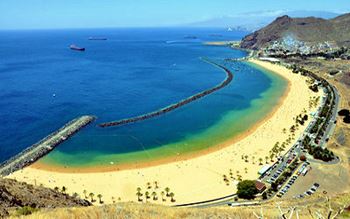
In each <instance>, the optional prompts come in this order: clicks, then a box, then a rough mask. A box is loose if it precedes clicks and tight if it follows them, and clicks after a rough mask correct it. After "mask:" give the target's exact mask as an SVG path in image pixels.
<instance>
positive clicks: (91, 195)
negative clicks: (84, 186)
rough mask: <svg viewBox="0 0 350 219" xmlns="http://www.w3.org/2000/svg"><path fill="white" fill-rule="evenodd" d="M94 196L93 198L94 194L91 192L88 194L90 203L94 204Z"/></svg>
mask: <svg viewBox="0 0 350 219" xmlns="http://www.w3.org/2000/svg"><path fill="white" fill-rule="evenodd" d="M94 196H95V194H94V193H92V192H90V194H89V197H90V198H91V202H94V201H95V200H94Z"/></svg>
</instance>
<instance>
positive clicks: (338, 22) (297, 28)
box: [241, 13, 350, 49]
mask: <svg viewBox="0 0 350 219" xmlns="http://www.w3.org/2000/svg"><path fill="white" fill-rule="evenodd" d="M286 36H291V37H293V38H294V39H296V40H299V41H302V42H311V43H322V42H326V41H330V42H335V43H336V44H337V45H338V46H343V45H345V46H347V45H350V13H349V14H344V15H341V16H338V17H336V18H333V19H329V20H325V19H322V18H315V17H307V18H291V17H289V16H287V15H286V16H282V17H279V18H277V19H276V20H275V21H273V22H272V23H271V24H269V25H267V26H266V27H264V28H262V29H260V30H258V31H255V32H254V33H251V34H249V35H247V36H246V37H244V38H243V39H242V42H241V47H242V48H246V49H261V48H264V47H266V46H268V45H269V44H270V43H271V42H274V41H278V40H281V39H283V38H284V37H286Z"/></svg>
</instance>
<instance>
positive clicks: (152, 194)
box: [136, 183, 176, 202]
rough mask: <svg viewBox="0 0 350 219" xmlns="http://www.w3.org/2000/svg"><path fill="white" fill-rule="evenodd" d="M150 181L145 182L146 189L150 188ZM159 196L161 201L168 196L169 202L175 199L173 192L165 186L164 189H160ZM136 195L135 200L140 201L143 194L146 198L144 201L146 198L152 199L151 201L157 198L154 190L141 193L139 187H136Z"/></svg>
mask: <svg viewBox="0 0 350 219" xmlns="http://www.w3.org/2000/svg"><path fill="white" fill-rule="evenodd" d="M150 185H151V184H150V183H147V189H151V188H152V187H151V186H150ZM155 185H157V186H155V188H157V189H158V188H159V186H158V183H155ZM160 195H161V197H162V201H163V202H165V201H166V197H170V198H171V199H170V200H171V202H175V201H176V200H175V199H174V197H175V194H174V193H173V192H170V188H169V187H166V188H165V189H164V191H161V193H160ZM136 196H137V201H139V202H142V201H143V199H142V196H145V198H146V202H147V201H148V200H153V201H157V200H158V194H157V192H156V191H152V192H150V191H146V192H145V193H144V194H143V193H142V189H141V188H140V187H137V188H136Z"/></svg>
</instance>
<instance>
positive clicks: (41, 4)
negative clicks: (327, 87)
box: [0, 0, 350, 30]
mask: <svg viewBox="0 0 350 219" xmlns="http://www.w3.org/2000/svg"><path fill="white" fill-rule="evenodd" d="M231 5H232V6H231ZM248 6H249V7H248ZM305 9H307V10H305ZM289 11H310V12H313V11H319V12H330V13H336V14H341V13H345V12H347V11H350V4H349V3H348V2H345V1H342V0H334V1H332V2H329V1H327V2H326V1H321V2H320V1H316V0H310V1H308V2H305V1H302V0H296V1H295V0H294V1H290V0H288V1H283V2H279V1H275V0H267V1H264V2H261V1H257V0H248V1H241V0H239V1H236V2H235V3H232V1H229V0H219V1H216V2H212V1H199V0H189V1H186V3H184V2H179V1H170V0H150V1H147V2H145V1H143V2H142V1H132V2H131V1H126V0H117V1H111V0H103V1H98V2H97V1H92V0H86V1H69V0H62V1H54V0H47V1H44V0H26V1H25V0H3V1H1V2H0V29H1V30H16V29H71V28H83V29H85V28H147V27H174V26H175V27H181V26H186V25H188V24H191V23H196V22H202V21H206V20H210V19H216V18H223V17H230V18H235V17H245V16H246V17H252V16H253V17H254V16H260V17H264V16H270V17H273V16H278V15H280V14H283V13H288V12H289Z"/></svg>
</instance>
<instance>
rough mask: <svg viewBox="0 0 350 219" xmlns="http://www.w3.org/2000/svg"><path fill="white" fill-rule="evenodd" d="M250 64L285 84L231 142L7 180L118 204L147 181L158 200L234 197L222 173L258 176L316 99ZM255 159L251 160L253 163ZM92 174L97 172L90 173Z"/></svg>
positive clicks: (298, 81) (292, 81) (295, 83)
mask: <svg viewBox="0 0 350 219" xmlns="http://www.w3.org/2000/svg"><path fill="white" fill-rule="evenodd" d="M251 62H252V63H254V64H257V65H259V66H261V67H263V68H266V69H268V70H270V71H273V72H275V73H277V74H279V75H281V76H282V77H284V78H286V79H287V80H288V81H289V86H288V89H287V91H286V93H285V94H284V96H283V98H281V99H280V101H279V104H277V106H276V107H275V108H274V110H273V111H272V112H270V113H269V114H268V115H267V116H266V117H265V118H264V119H262V120H261V121H260V122H258V123H257V124H256V125H255V126H254V127H252V128H250V129H249V130H248V131H246V132H244V133H242V134H241V135H239V136H236V137H235V138H234V139H230V140H229V141H227V142H224V143H222V144H220V145H217V146H215V147H212V148H210V149H208V150H206V151H204V152H201V153H199V154H189V155H185V156H178V157H175V158H170V159H164V160H158V161H154V162H150V163H147V164H135V165H133V166H130V165H128V166H125V167H122V166H120V167H113V166H111V167H106V169H101V168H100V167H99V168H98V170H94V169H90V170H91V171H88V172H91V173H81V171H79V169H76V170H75V172H74V173H72V170H71V169H70V170H69V172H70V173H65V171H64V169H63V170H60V169H57V168H55V169H52V170H51V171H48V170H47V167H45V170H41V169H40V168H42V167H40V164H38V163H37V164H34V165H33V166H31V167H27V168H24V169H23V170H21V171H17V172H15V173H14V174H12V175H11V176H10V178H16V179H18V180H20V181H26V182H28V183H33V184H43V185H45V186H48V187H51V188H53V187H55V186H58V187H62V186H65V187H67V188H68V192H70V193H73V192H77V193H78V194H80V195H81V197H84V195H83V190H84V189H85V190H87V191H88V193H90V192H93V193H94V194H96V195H97V194H102V195H103V200H104V201H105V202H107V203H110V202H112V200H116V201H117V199H118V197H120V200H121V201H137V196H136V195H135V194H136V188H137V187H141V188H142V192H143V193H144V192H145V191H146V183H147V182H150V183H151V187H152V188H151V189H148V190H147V191H149V192H150V193H151V192H153V191H155V192H156V193H157V196H158V197H160V193H161V190H164V188H165V187H169V188H170V190H171V191H173V192H174V193H175V199H176V202H175V204H180V203H187V202H195V201H203V200H207V199H212V198H217V197H221V196H225V195H228V194H232V193H234V191H235V183H232V184H230V185H226V184H225V182H224V181H223V175H224V174H225V175H227V176H228V175H229V172H230V169H231V172H232V173H233V175H234V177H235V178H237V175H241V176H242V177H243V179H254V178H256V177H257V176H258V175H257V171H258V170H259V169H260V168H261V166H260V165H259V162H258V158H263V159H264V158H265V156H268V151H269V150H270V149H271V148H272V147H273V145H274V144H275V143H276V142H277V141H279V142H283V141H284V140H285V139H286V138H287V134H284V133H283V132H282V129H283V128H286V129H289V127H290V126H291V125H293V124H294V120H293V117H295V116H297V115H299V114H300V113H301V112H302V111H303V110H304V109H306V110H308V108H309V99H310V97H312V96H315V94H314V93H312V91H310V89H309V88H308V86H307V84H306V82H305V81H306V78H305V77H303V76H300V75H297V74H292V73H291V71H290V70H288V69H286V68H284V67H281V66H278V65H274V64H270V63H266V62H261V61H256V60H255V61H254V60H253V61H251ZM318 95H320V94H318ZM312 110H313V111H314V110H315V109H312ZM308 122H310V120H309V121H308ZM307 125H308V123H307V124H306V125H305V126H303V127H302V128H300V129H299V130H297V131H296V136H297V137H298V136H299V135H300V134H301V133H302V132H303V131H304V129H305V128H306V126H307ZM289 146H291V145H288V146H287V148H288V147H289ZM244 155H248V156H249V159H248V160H249V161H248V162H245V161H244V160H242V158H241V157H242V156H244ZM253 156H254V157H255V159H254V160H255V162H252V157H253ZM263 163H265V159H264V162H263ZM109 168H111V169H109ZM118 168H119V169H118ZM120 170H123V171H120ZM57 171H60V172H57ZM96 171H99V172H98V173H93V172H96ZM106 171H110V172H106ZM237 171H238V172H237ZM79 172H80V173H79ZM154 181H157V182H158V183H157V184H158V185H159V188H154V185H153V182H154ZM112 197H114V198H112ZM169 199H170V198H167V201H166V202H162V201H161V198H159V199H158V200H157V201H151V202H154V203H159V204H169V205H171V204H174V203H171V202H170V201H169Z"/></svg>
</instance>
